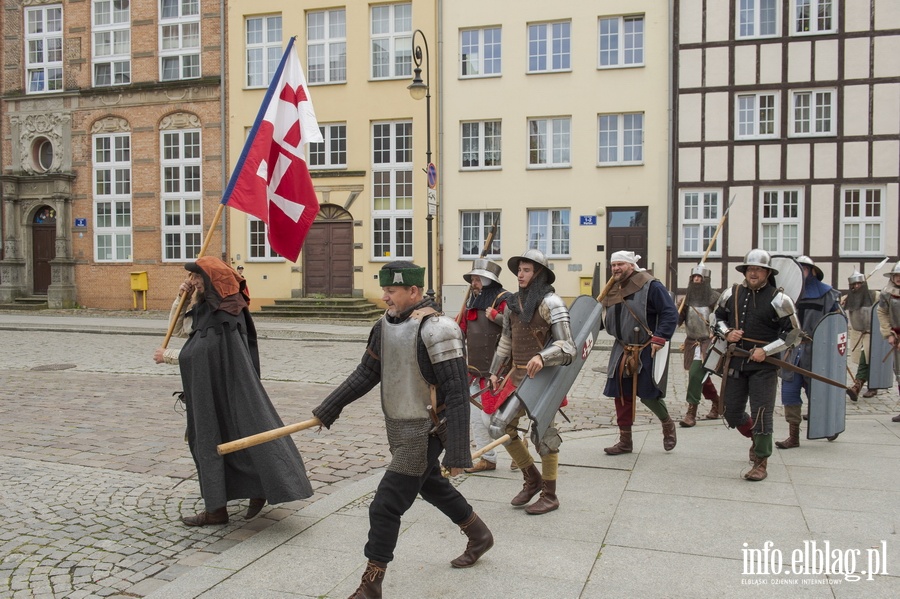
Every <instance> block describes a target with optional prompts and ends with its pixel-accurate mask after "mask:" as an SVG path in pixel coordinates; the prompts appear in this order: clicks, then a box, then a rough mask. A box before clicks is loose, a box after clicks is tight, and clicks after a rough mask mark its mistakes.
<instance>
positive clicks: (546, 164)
mask: <svg viewBox="0 0 900 599" xmlns="http://www.w3.org/2000/svg"><path fill="white" fill-rule="evenodd" d="M571 145H572V119H571V117H567V116H566V117H558V118H540V119H528V166H529V167H531V168H561V167H568V166H571V164H572V157H571Z"/></svg>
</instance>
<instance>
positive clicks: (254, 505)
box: [244, 499, 266, 520]
mask: <svg viewBox="0 0 900 599" xmlns="http://www.w3.org/2000/svg"><path fill="white" fill-rule="evenodd" d="M265 505H266V500H265V499H251V500H250V505H248V506H247V513H246V514H244V520H249V519H250V518H255V517H256V516H257V515H258V514H259V512H261V511H262V509H263V506H265Z"/></svg>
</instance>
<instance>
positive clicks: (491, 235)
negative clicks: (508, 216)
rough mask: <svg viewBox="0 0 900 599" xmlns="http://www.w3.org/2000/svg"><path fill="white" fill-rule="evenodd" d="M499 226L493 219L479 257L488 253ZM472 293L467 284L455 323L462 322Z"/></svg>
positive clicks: (470, 287) (498, 220) (498, 221)
mask: <svg viewBox="0 0 900 599" xmlns="http://www.w3.org/2000/svg"><path fill="white" fill-rule="evenodd" d="M498 226H500V219H499V218H497V220H495V221H494V225H493V226H492V227H491V231H490V233H488V236H487V239H486V240H485V242H484V247H483V248H481V254H479V255H478V257H479V258H484V257H485V256H487V255H488V251H490V249H491V245H492V244H493V243H494V235H495V234H496V233H497V227H498ZM471 294H472V285H469V288H468V289H466V296H465V297H464V298H463V303H462V308H460V309H459V314H457V315H456V324H460V323H461V322H462V319H463V316H464V315H465V313H466V305H468V303H469V296H470V295H471Z"/></svg>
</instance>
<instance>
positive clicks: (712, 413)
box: [703, 399, 721, 420]
mask: <svg viewBox="0 0 900 599" xmlns="http://www.w3.org/2000/svg"><path fill="white" fill-rule="evenodd" d="M720 416H721V414H719V400H718V399H714V400H712V407H711V408H710V409H709V414H707V415H706V416H704V417H703V418H704V419H706V420H716V419H718V418H719V417H720Z"/></svg>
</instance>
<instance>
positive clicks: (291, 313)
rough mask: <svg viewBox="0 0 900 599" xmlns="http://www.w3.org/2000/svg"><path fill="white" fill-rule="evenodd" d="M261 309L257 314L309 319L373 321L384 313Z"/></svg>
mask: <svg viewBox="0 0 900 599" xmlns="http://www.w3.org/2000/svg"><path fill="white" fill-rule="evenodd" d="M263 308H264V309H263V310H262V311H260V312H258V313H257V314H259V316H266V317H280V318H297V319H303V318H309V319H311V320H358V321H360V322H374V321H376V320H378V318H380V317H381V315H382V314H383V313H384V312H383V311H381V310H374V311H369V312H335V311H333V310H330V311H329V310H321V309H318V310H314V311H308V312H307V311H300V310H279V309H277V308H275V307H274V306H263Z"/></svg>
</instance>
